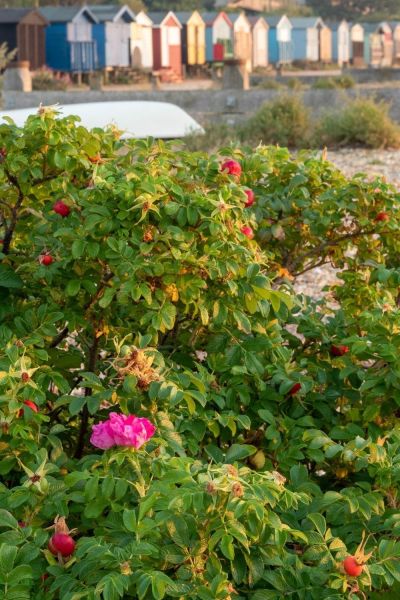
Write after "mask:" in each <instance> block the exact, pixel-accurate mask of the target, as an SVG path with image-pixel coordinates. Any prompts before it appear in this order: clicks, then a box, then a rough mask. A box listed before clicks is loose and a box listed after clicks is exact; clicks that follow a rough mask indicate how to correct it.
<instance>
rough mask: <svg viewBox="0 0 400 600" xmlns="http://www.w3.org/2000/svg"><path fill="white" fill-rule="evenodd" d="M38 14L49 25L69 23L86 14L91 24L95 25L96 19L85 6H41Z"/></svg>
mask: <svg viewBox="0 0 400 600" xmlns="http://www.w3.org/2000/svg"><path fill="white" fill-rule="evenodd" d="M40 12H41V13H42V15H43V16H44V18H45V19H47V21H49V23H69V22H71V21H74V20H75V19H76V18H78V17H79V16H80V15H81V14H86V15H87V16H88V17H89V19H90V20H91V21H92V22H93V23H97V22H98V20H97V17H95V15H94V14H93V13H92V11H91V10H90V8H88V7H87V6H43V7H40Z"/></svg>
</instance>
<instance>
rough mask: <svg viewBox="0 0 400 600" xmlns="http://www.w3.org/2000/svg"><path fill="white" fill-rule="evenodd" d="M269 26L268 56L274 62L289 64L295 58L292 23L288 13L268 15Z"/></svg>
mask: <svg viewBox="0 0 400 600" xmlns="http://www.w3.org/2000/svg"><path fill="white" fill-rule="evenodd" d="M265 20H266V22H267V24H268V26H269V36H268V57H269V62H270V63H273V64H288V63H291V62H292V60H293V44H292V24H291V22H290V21H289V19H288V18H287V16H286V15H283V16H281V17H266V19H265Z"/></svg>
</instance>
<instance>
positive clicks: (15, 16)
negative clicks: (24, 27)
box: [0, 8, 34, 24]
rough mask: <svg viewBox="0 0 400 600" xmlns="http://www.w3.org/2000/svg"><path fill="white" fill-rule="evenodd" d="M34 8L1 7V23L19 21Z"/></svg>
mask: <svg viewBox="0 0 400 600" xmlns="http://www.w3.org/2000/svg"><path fill="white" fill-rule="evenodd" d="M32 10H34V9H32V8H1V9H0V23H10V24H11V23H19V22H20V20H21V19H23V18H24V17H25V15H27V14H28V13H30V12H31V11H32Z"/></svg>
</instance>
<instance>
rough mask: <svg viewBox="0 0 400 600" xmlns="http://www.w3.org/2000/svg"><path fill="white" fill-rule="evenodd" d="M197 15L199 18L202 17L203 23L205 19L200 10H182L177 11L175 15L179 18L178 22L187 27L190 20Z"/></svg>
mask: <svg viewBox="0 0 400 600" xmlns="http://www.w3.org/2000/svg"><path fill="white" fill-rule="evenodd" d="M195 13H196V14H197V15H198V16H200V17H201V18H202V19H203V21H204V17H203V15H202V14H201V13H199V11H198V10H192V11H190V10H181V11H177V12H175V13H174V14H175V15H176V16H177V18H178V21H180V22H181V23H182V25H186V24H187V23H188V22H189V21H190V19H191V18H192V17H193V15H194V14H195Z"/></svg>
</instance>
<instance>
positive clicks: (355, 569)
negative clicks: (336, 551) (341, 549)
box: [343, 556, 364, 577]
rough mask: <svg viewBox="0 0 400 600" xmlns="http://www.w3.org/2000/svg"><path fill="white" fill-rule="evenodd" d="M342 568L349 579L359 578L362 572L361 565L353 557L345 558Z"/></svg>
mask: <svg viewBox="0 0 400 600" xmlns="http://www.w3.org/2000/svg"><path fill="white" fill-rule="evenodd" d="M343 568H344V570H345V572H346V574H347V575H350V577H359V576H360V575H361V573H362V572H363V568H364V566H363V565H360V564H359V563H358V562H357V560H356V558H355V557H354V556H346V558H345V559H344V561H343Z"/></svg>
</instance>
